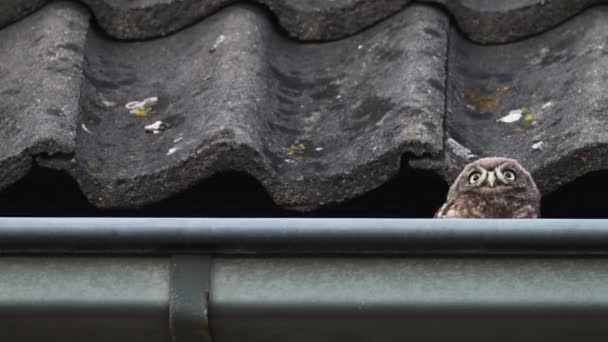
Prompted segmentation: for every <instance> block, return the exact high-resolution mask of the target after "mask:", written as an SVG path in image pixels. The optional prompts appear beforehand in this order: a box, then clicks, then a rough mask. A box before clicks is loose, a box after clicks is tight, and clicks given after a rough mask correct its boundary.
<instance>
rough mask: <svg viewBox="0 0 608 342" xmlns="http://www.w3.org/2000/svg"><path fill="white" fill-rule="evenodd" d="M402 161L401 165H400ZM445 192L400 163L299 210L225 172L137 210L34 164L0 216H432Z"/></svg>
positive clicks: (436, 181) (5, 196)
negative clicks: (349, 191)
mask: <svg viewBox="0 0 608 342" xmlns="http://www.w3.org/2000/svg"><path fill="white" fill-rule="evenodd" d="M404 164H405V163H404ZM446 192H447V184H445V182H444V181H443V179H442V178H440V177H439V176H437V175H435V174H434V173H432V172H429V171H419V170H414V169H411V168H409V167H407V166H406V165H403V166H402V172H401V173H399V174H398V175H397V176H396V177H394V178H393V179H392V180H390V181H389V182H387V183H386V184H384V185H383V186H381V187H379V188H377V189H375V190H372V191H370V192H368V193H367V194H365V195H363V196H361V197H359V198H356V199H353V200H350V201H346V202H344V203H341V204H336V205H332V206H329V207H326V208H324V209H321V210H317V211H312V212H307V213H301V212H295V211H288V210H284V209H282V208H280V207H279V206H277V205H276V204H275V203H274V202H273V201H272V199H271V198H270V196H269V195H268V194H267V192H266V190H265V189H264V188H263V187H262V185H260V183H259V182H257V181H256V180H255V179H254V178H253V177H251V176H248V175H246V174H244V173H238V172H230V173H222V174H218V175H215V176H213V177H210V178H209V179H207V180H204V181H202V182H200V183H199V184H198V185H196V186H194V187H192V188H191V189H189V190H187V191H184V192H182V193H180V194H178V195H176V196H174V197H172V198H169V199H167V200H164V201H162V202H160V203H157V204H153V205H150V206H146V207H143V208H140V209H134V210H125V211H116V210H101V209H98V208H96V207H94V206H93V205H91V204H90V203H89V202H88V201H87V199H86V198H85V197H84V195H83V194H82V193H81V191H80V189H79V187H78V184H77V183H76V182H75V181H74V180H73V179H72V178H71V177H69V176H68V175H66V174H65V173H63V172H59V171H55V170H50V169H44V168H40V167H35V168H34V169H32V171H31V172H30V174H29V175H28V176H27V177H25V178H24V179H22V180H21V181H20V182H18V183H16V184H15V185H13V186H11V187H10V188H8V189H6V190H5V191H2V192H0V216H34V217H41V216H57V217H68V216H73V217H91V216H100V217H113V216H116V217H124V216H133V217H381V218H384V217H432V216H433V214H434V212H435V210H436V208H438V207H439V206H440V205H441V203H442V201H443V199H444V197H445V194H446Z"/></svg>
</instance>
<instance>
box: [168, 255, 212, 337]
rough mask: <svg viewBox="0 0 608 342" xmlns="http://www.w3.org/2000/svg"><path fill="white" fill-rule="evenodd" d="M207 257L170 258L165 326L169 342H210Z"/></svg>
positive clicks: (208, 259) (208, 264)
mask: <svg viewBox="0 0 608 342" xmlns="http://www.w3.org/2000/svg"><path fill="white" fill-rule="evenodd" d="M210 279H211V256H210V255H173V256H172V257H171V280H170V281H171V290H170V291H171V293H170V308H169V320H170V322H169V324H170V327H171V337H172V341H173V342H211V333H210V331H209V317H208V313H209V288H210Z"/></svg>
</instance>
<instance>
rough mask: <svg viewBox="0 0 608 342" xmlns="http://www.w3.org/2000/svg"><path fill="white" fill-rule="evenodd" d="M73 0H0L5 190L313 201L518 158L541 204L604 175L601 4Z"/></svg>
mask: <svg viewBox="0 0 608 342" xmlns="http://www.w3.org/2000/svg"><path fill="white" fill-rule="evenodd" d="M82 2H83V3H84V4H85V5H87V6H88V8H86V7H84V6H82V5H81V4H79V3H77V2H53V3H50V4H45V2H44V1H12V0H9V1H3V2H2V4H0V25H6V26H5V27H4V28H2V29H0V141H1V143H0V188H4V187H7V186H9V185H11V184H13V183H15V182H16V181H18V180H19V179H21V178H22V177H24V176H25V175H26V174H27V172H28V170H29V169H30V167H31V166H32V164H33V163H36V164H39V165H42V166H45V167H51V168H56V169H59V170H64V171H65V172H67V173H68V174H70V175H71V176H72V177H74V178H75V179H76V180H77V181H78V183H79V185H80V187H81V190H82V191H83V193H84V194H85V195H86V196H87V198H88V199H89V201H91V202H92V203H94V204H95V205H96V206H98V207H101V208H132V207H138V206H142V205H146V204H150V203H153V202H158V201H160V200H162V199H165V198H168V197H171V196H172V195H174V194H176V193H178V192H180V191H183V190H186V189H188V188H191V187H192V186H193V185H194V184H196V183H197V182H199V181H201V180H203V179H206V178H208V177H210V176H211V175H213V174H216V173H218V172H222V171H241V172H245V173H248V174H250V175H252V176H253V177H255V178H256V179H257V180H258V181H259V182H260V183H261V184H262V185H263V186H264V187H265V188H266V190H267V191H268V192H269V194H270V195H271V197H272V198H273V200H274V201H275V202H276V203H278V204H279V205H281V206H283V207H285V208H289V209H297V210H310V209H315V208H319V207H322V206H325V205H327V204H331V203H336V202H341V201H344V200H345V199H349V198H353V197H356V196H359V195H361V194H363V193H366V192H368V191H370V190H371V189H374V188H377V187H378V186H380V185H382V184H383V183H385V182H386V181H387V180H388V179H389V178H391V177H392V176H394V175H395V174H396V173H397V172H398V171H399V169H400V166H401V159H402V158H405V159H407V161H408V162H409V163H410V164H411V165H412V166H413V167H415V168H422V169H430V170H433V171H435V172H436V173H438V174H440V175H442V176H443V177H444V178H445V179H446V180H451V179H452V178H453V177H454V176H455V174H456V172H458V170H459V169H460V168H461V167H462V165H463V164H464V163H466V162H467V161H469V160H470V159H472V158H475V157H477V156H479V157H481V156H490V155H501V156H509V157H515V158H518V159H520V160H521V161H522V162H523V163H524V165H526V166H527V167H528V168H529V169H530V170H531V171H532V172H533V174H534V175H535V176H536V179H537V181H538V183H539V186H540V188H541V190H542V191H543V192H544V193H548V192H550V191H553V190H555V189H556V188H557V187H559V186H560V185H562V184H564V183H566V182H569V181H572V180H574V179H575V178H577V177H579V176H581V175H583V174H585V173H588V172H589V171H594V170H600V169H605V168H606V167H607V166H608V158H606V156H605V155H604V154H605V153H606V152H605V151H606V148H605V146H606V142H607V138H606V135H605V134H604V133H603V132H605V128H604V126H605V125H606V122H607V121H606V119H605V116H604V115H603V113H604V112H605V110H606V101H604V98H606V96H605V95H604V92H603V89H606V85H604V83H605V82H606V81H605V80H606V75H605V73H606V70H608V69H607V68H606V63H607V62H608V58H607V57H606V56H607V55H608V48H607V47H606V46H604V44H605V42H606V41H607V40H606V38H607V37H606V36H607V35H608V30H607V28H606V27H605V26H606V25H607V24H606V23H608V21H607V20H606V19H608V8H605V7H602V6H595V7H593V8H591V9H589V10H587V11H584V12H581V11H582V10H583V9H584V8H586V7H588V6H590V5H592V4H595V3H600V2H601V1H577V2H572V1H557V0H554V1H541V0H538V1H533V0H518V1H513V2H508V4H505V3H506V2H497V1H487V0H460V1H440V0H437V1H436V2H437V3H439V4H440V6H434V5H428V4H421V3H408V1H406V0H404V1H364V0H340V1H296V0H293V1H290V0H263V1H262V0H260V1H259V2H260V3H262V5H265V6H267V8H269V9H270V10H271V12H269V11H268V10H267V9H265V8H264V6H256V5H249V4H244V3H242V2H239V3H238V4H232V2H231V1H201V0H198V1H193V0H183V1H166V0H165V1H160V0H154V1H144V0H139V1H115V0H105V1H103V0H83V1H82ZM269 13H273V14H274V17H276V18H277V19H278V23H279V24H280V25H281V26H282V28H280V27H279V26H277V25H276V23H274V21H273V19H272V17H271V16H269V15H268V14H269ZM576 14H578V15H577V16H575V15H576ZM91 16H92V17H94V19H95V20H91ZM572 16H575V17H573V18H570V17H572ZM450 17H453V18H454V20H453V21H451V20H450ZM568 18H570V19H569V20H567V21H565V22H564V20H566V19H568ZM9 22H10V23H11V24H8V23H9ZM95 23H97V24H98V25H99V27H98V26H97V24H95ZM560 23H561V24H560ZM372 24H373V25H372ZM558 24H559V25H558ZM556 25H557V26H556ZM549 28H550V30H549V31H547V32H544V33H541V34H538V33H539V32H541V31H545V30H547V29H549ZM283 29H285V30H286V31H287V34H285V32H282V30H283ZM289 35H291V36H292V37H288V36H289ZM294 37H295V38H296V39H294ZM142 38H154V39H148V40H143V41H134V40H140V39H142ZM522 38H527V39H523V40H522ZM304 40H311V41H308V42H304ZM499 42H500V43H504V42H509V43H507V44H501V45H480V44H479V43H499ZM150 98H155V99H154V100H150V101H151V102H150V104H149V105H143V104H142V103H141V101H143V100H144V99H150ZM137 102H140V103H139V104H138V103H137ZM133 103H134V104H133ZM133 106H135V107H136V108H126V107H133ZM138 106H139V107H138ZM513 120H514V121H513ZM505 121H506V122H505ZM511 121H512V122H511ZM157 122H162V125H160V127H156V128H158V129H157V130H156V133H154V132H150V131H154V130H155V129H154V127H150V126H151V125H152V126H154V125H153V124H155V123H157ZM157 125H159V124H157ZM146 127H148V128H146Z"/></svg>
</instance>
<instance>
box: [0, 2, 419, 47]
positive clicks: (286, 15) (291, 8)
mask: <svg viewBox="0 0 608 342" xmlns="http://www.w3.org/2000/svg"><path fill="white" fill-rule="evenodd" d="M6 1H8V2H6ZM6 1H5V0H3V1H2V2H1V3H0V28H2V27H3V26H4V25H6V24H8V23H10V22H13V21H15V20H18V19H20V18H21V17H23V16H25V15H27V14H28V13H30V12H32V11H34V10H35V9H37V8H40V7H41V6H42V5H43V4H44V3H46V2H47V0H6ZM80 1H81V2H82V3H84V4H86V5H87V6H89V8H90V9H91V11H92V12H93V15H94V17H95V18H96V20H97V22H98V24H99V25H100V26H101V27H102V28H103V29H104V30H105V31H106V32H107V33H108V34H110V35H111V36H113V37H115V38H119V39H127V40H135V39H146V38H154V37H161V36H165V35H167V34H170V33H173V32H176V31H178V30H180V29H183V28H184V27H187V26H188V25H191V24H193V23H196V22H197V21H200V20H202V19H203V18H206V17H208V16H210V15H212V14H213V13H215V12H216V11H218V10H219V9H221V8H223V7H226V6H228V5H232V4H235V3H238V2H239V1H237V0H135V1H133V0H131V1H125V0H80ZM251 2H252V3H257V4H261V5H263V6H266V7H267V8H269V9H270V10H272V12H273V13H274V15H275V16H276V17H277V18H278V20H279V22H280V23H281V25H282V26H283V27H284V28H285V29H286V31H287V32H288V33H289V34H290V35H291V36H293V37H296V38H298V39H302V40H333V39H338V38H343V37H345V36H348V35H351V34H353V33H356V32H358V31H360V30H362V29H364V28H366V27H369V26H370V25H372V24H374V23H375V22H377V21H379V20H381V19H384V18H386V17H388V16H390V15H392V14H394V13H396V12H397V11H399V10H400V9H402V8H404V7H405V5H406V4H407V3H409V2H410V0H334V1H325V0H307V1H302V0H254V1H251Z"/></svg>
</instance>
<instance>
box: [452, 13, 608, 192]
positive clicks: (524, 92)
mask: <svg viewBox="0 0 608 342" xmlns="http://www.w3.org/2000/svg"><path fill="white" fill-rule="evenodd" d="M449 71H450V77H449V89H448V106H447V108H448V112H447V116H446V127H447V134H448V137H449V138H452V139H453V140H455V141H457V142H458V143H460V144H461V145H462V146H464V147H466V148H468V149H470V151H471V152H472V153H473V154H474V155H477V156H479V157H482V156H507V157H515V158H517V159H519V160H520V161H521V162H522V163H523V164H524V165H525V166H526V167H527V168H529V169H530V170H531V171H532V172H533V174H534V176H535V178H536V181H537V183H538V185H539V187H540V189H541V190H542V192H544V193H547V192H549V191H552V190H555V189H556V188H557V187H559V186H560V185H562V184H564V183H565V182H568V181H570V180H573V179H574V178H576V177H578V176H581V175H583V174H585V173H587V172H589V171H593V170H599V169H605V168H607V167H608V144H607V143H608V135H607V134H606V132H608V116H606V113H607V112H608V94H607V93H606V89H608V8H606V7H597V8H594V9H593V10H592V11H587V12H585V13H584V14H582V15H580V16H578V17H576V18H574V19H572V20H571V21H569V22H567V23H565V24H563V25H561V26H560V27H558V28H556V29H554V30H552V31H549V32H547V33H545V34H543V35H540V36H537V37H534V38H531V39H529V40H526V41H522V42H518V43H513V44H509V45H504V46H492V47H484V46H478V45H473V44H471V43H469V42H468V41H466V40H464V39H463V38H461V37H459V36H458V34H452V36H451V47H450V56H449ZM509 113H511V116H510V118H512V119H515V118H516V117H517V116H518V115H517V114H521V117H520V118H519V119H518V120H517V121H514V122H511V123H508V122H502V121H511V120H509V119H508V118H505V117H506V116H507V115H509ZM501 118H504V119H503V120H502V121H498V120H500V119H501ZM448 151H451V149H450V148H449V146H448ZM452 154H454V153H452ZM460 154H461V155H463V153H460ZM456 159H458V158H456ZM460 159H462V158H460ZM465 159H466V158H465ZM463 162H464V161H462V162H461V163H456V164H455V165H456V166H457V167H454V169H453V170H452V171H451V172H448V173H449V174H452V175H453V174H454V172H456V169H457V168H458V167H459V166H460V165H462V163H463Z"/></svg>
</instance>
